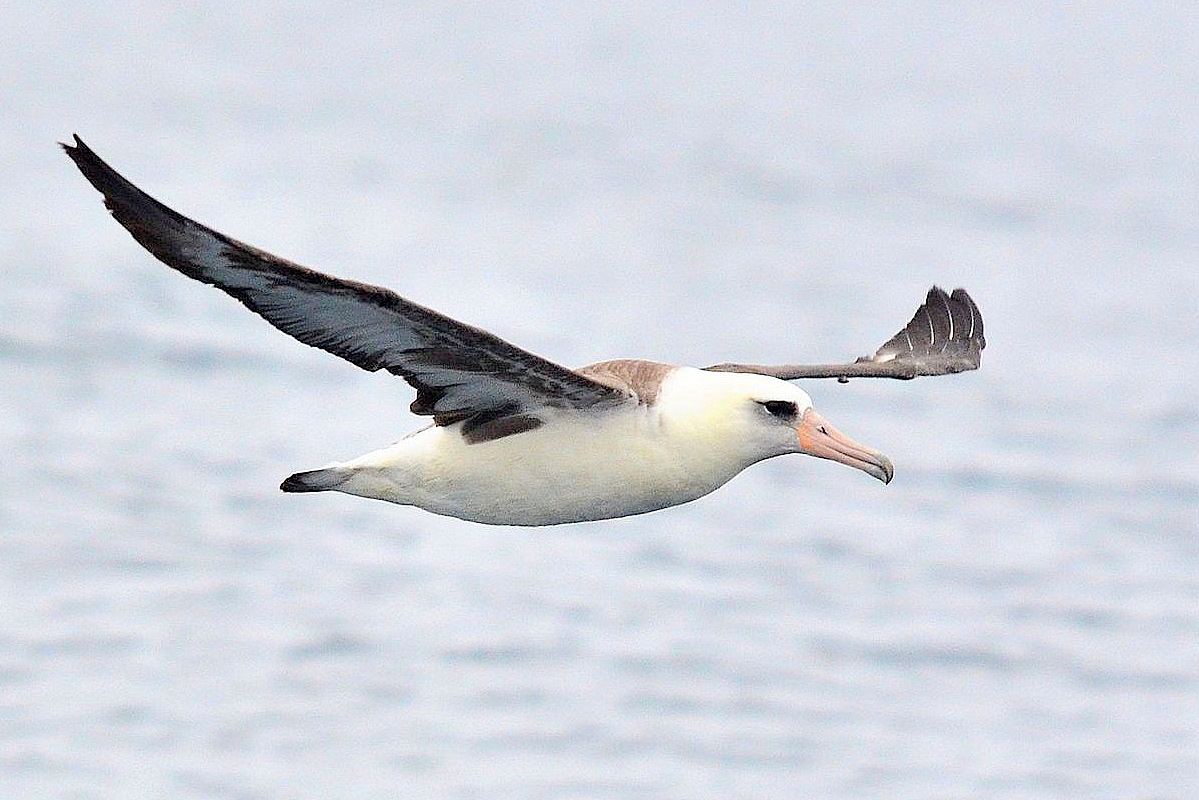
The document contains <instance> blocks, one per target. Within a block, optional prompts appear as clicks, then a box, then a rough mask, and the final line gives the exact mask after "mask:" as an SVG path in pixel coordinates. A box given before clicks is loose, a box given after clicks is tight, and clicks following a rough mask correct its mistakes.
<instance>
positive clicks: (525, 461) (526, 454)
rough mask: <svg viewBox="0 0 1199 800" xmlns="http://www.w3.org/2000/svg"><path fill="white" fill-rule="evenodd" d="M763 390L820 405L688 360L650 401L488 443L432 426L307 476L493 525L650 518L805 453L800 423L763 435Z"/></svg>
mask: <svg viewBox="0 0 1199 800" xmlns="http://www.w3.org/2000/svg"><path fill="white" fill-rule="evenodd" d="M758 397H762V398H772V399H782V398H793V402H796V403H797V404H799V408H800V409H806V408H809V407H810V406H811V400H810V399H809V398H808V396H807V394H805V393H804V392H803V391H802V390H800V389H799V388H797V387H795V386H792V385H791V384H789V383H787V382H785V381H780V380H778V379H777V378H769V377H766V376H763V375H745V374H736V373H720V372H705V371H703V370H699V369H695V368H692V367H680V368H678V369H676V370H674V371H673V372H671V373H670V374H669V375H668V376H667V377H666V378H665V380H663V382H662V386H661V390H660V394H659V396H658V400H657V402H656V403H654V404H652V405H649V404H634V403H630V404H627V405H623V406H620V407H618V408H615V409H611V410H603V411H597V412H590V413H588V412H583V413H578V412H560V413H556V414H553V415H551V416H550V417H549V419H547V421H546V423H545V424H544V425H542V426H541V427H539V428H536V429H534V430H531V431H526V432H524V433H522V434H520V435H519V436H506V437H503V438H500V439H496V440H494V441H489V442H482V443H478V444H470V443H468V442H467V441H466V439H465V438H464V437H463V436H462V435H461V431H460V428H461V425H460V424H458V425H449V426H444V427H443V426H436V425H431V426H429V427H427V428H423V429H421V430H419V431H415V432H414V433H412V434H410V435H409V436H407V437H405V438H403V439H401V440H400V441H398V442H396V443H395V444H393V445H390V446H388V447H385V448H382V449H380V450H376V451H374V452H371V453H367V454H366V455H363V456H360V457H358V458H355V459H353V460H351V461H347V462H343V463H336V464H330V465H329V466H328V467H326V468H325V469H323V470H318V471H316V472H315V473H303V474H304V475H305V476H306V477H305V480H307V481H310V482H313V483H317V485H322V479H326V480H327V481H328V483H329V484H330V485H329V486H328V488H331V489H335V490H336V491H340V492H345V493H347V494H354V495H359V496H361V497H370V498H376V499H380V500H387V501H390V502H393V503H401V504H404V505H413V506H418V507H420V508H423V509H425V510H427V511H432V512H434V513H437V514H446V515H449V516H454V517H459V518H462V519H467V520H472V521H474V522H485V523H490V524H493V525H555V524H559V523H564V522H579V521H584V520H596V519H609V518H612V517H623V516H628V515H631V514H641V513H644V512H647V511H655V510H657V509H660V508H665V507H667V506H672V505H678V504H679V503H685V502H688V501H690V500H694V499H696V498H698V497H702V496H703V495H705V494H708V493H709V492H711V491H713V490H715V489H717V488H719V487H720V486H722V485H724V484H725V483H727V482H728V481H729V480H730V479H731V478H733V477H734V476H735V475H736V474H737V473H739V472H740V471H741V470H743V469H745V468H746V467H748V466H750V465H751V464H753V463H755V462H757V461H761V460H762V459H764V458H770V457H771V456H774V455H782V454H783V453H787V452H795V451H796V449H797V448H798V442H797V437H796V434H795V430H794V429H793V428H790V427H789V426H779V425H774V424H770V425H769V427H767V428H765V430H763V431H761V432H759V430H758V429H759V428H760V427H761V425H760V423H761V420H759V419H757V418H756V412H757V409H756V408H755V406H756V405H757V401H756V398H758ZM747 401H749V402H747ZM801 413H802V411H801ZM763 416H764V415H763ZM307 476H312V477H307Z"/></svg>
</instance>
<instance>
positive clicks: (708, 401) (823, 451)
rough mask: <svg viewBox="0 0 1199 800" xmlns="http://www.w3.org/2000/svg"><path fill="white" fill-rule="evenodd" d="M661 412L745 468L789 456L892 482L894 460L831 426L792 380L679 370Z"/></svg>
mask: <svg viewBox="0 0 1199 800" xmlns="http://www.w3.org/2000/svg"><path fill="white" fill-rule="evenodd" d="M660 402H661V407H662V412H663V416H664V417H668V422H664V424H669V425H671V426H672V427H675V428H678V429H683V430H681V431H680V432H684V431H685V433H686V435H687V438H688V439H690V440H698V441H702V442H704V443H705V444H706V445H707V446H709V447H711V448H712V449H713V450H714V451H716V452H714V453H713V454H714V455H721V456H723V457H725V458H734V459H737V460H739V461H741V462H742V463H741V468H744V467H746V466H749V465H750V464H752V463H754V462H757V461H761V460H763V459H766V458H772V457H773V456H781V455H785V454H787V453H804V454H806V455H811V456H817V457H819V458H827V459H831V460H833V461H839V462H840V463H842V464H845V465H847V466H851V467H854V468H856V469H860V470H862V471H863V472H865V473H867V474H869V475H871V476H873V477H875V478H878V479H879V480H881V481H882V482H883V483H889V482H890V481H891V476H892V474H893V473H894V467H893V466H892V465H891V461H890V460H889V459H888V458H887V457H886V456H884V455H883V454H882V453H880V452H878V451H877V450H872V449H871V448H869V447H864V446H863V445H860V444H858V443H857V442H855V441H853V440H852V439H850V438H849V437H847V436H846V435H845V434H843V433H841V432H840V431H838V430H837V429H836V428H834V427H832V426H831V425H829V424H828V423H827V422H826V421H825V420H824V418H823V417H821V416H820V415H819V414H818V413H816V411H815V409H813V408H812V398H811V397H809V396H808V393H807V392H805V391H804V390H802V389H800V388H799V387H798V386H795V385H794V384H791V383H788V382H787V381H782V380H779V379H778V378H771V377H769V376H767V375H757V374H753V373H742V372H708V371H705V370H697V369H691V368H687V367H684V368H681V369H679V370H678V371H676V372H675V373H674V374H673V375H672V376H671V378H670V380H669V381H667V382H666V383H665V384H664V385H663V396H662V398H661V401H660Z"/></svg>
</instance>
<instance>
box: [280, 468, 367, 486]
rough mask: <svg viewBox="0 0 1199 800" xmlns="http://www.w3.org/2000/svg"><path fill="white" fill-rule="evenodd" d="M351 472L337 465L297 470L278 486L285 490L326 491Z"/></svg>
mask: <svg viewBox="0 0 1199 800" xmlns="http://www.w3.org/2000/svg"><path fill="white" fill-rule="evenodd" d="M351 474H352V473H350V472H349V471H347V470H344V469H341V468H339V467H329V468H326V469H314V470H309V471H308V472H297V473H296V474H295V475H292V476H290V477H289V478H288V479H287V480H285V481H283V483H281V484H279V488H280V489H282V490H283V491H285V492H327V491H330V490H331V489H336V488H337V487H339V486H341V485H342V484H343V483H345V482H346V481H347V480H349V477H350V475H351Z"/></svg>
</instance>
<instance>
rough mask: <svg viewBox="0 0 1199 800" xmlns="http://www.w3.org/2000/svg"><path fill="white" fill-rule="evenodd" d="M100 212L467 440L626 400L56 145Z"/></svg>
mask: <svg viewBox="0 0 1199 800" xmlns="http://www.w3.org/2000/svg"><path fill="white" fill-rule="evenodd" d="M62 147H63V149H64V150H65V151H66V152H67V155H69V156H70V157H71V159H72V160H73V161H74V162H75V164H76V165H77V166H78V167H79V169H80V170H81V171H82V172H83V174H84V176H85V177H86V178H87V179H88V180H89V181H91V183H92V185H93V186H95V187H96V188H97V189H99V190H100V192H101V194H103V195H104V204H105V205H106V206H107V207H108V209H109V211H111V212H112V215H113V216H114V217H115V218H116V220H117V222H119V223H121V224H122V225H124V226H125V227H126V228H127V229H128V230H129V232H130V233H132V234H133V237H134V238H135V239H137V241H138V242H140V243H141V245H142V246H143V247H145V248H146V249H147V250H149V251H150V252H151V253H153V254H154V256H155V257H157V258H158V259H159V260H160V261H162V262H164V263H165V264H167V265H168V266H171V267H174V268H175V269H177V270H179V271H180V272H182V273H183V274H184V275H187V276H188V277H190V278H195V279H196V280H198V281H203V282H204V283H207V284H211V285H213V286H216V287H217V288H219V289H221V290H222V291H224V292H226V293H227V294H229V295H232V296H233V297H235V298H237V299H238V300H239V301H241V303H242V304H244V305H245V306H246V307H247V308H249V309H250V310H251V311H253V312H255V313H256V314H258V315H259V316H261V317H262V318H263V319H265V320H266V321H267V322H269V323H271V324H272V325H274V326H275V327H276V328H278V329H279V330H281V331H283V332H284V333H287V334H289V335H291V336H294V337H295V338H296V339H299V340H300V341H301V342H303V343H304V344H307V345H311V346H313V347H319V348H320V349H322V350H326V351H328V352H330V353H333V354H334V355H337V356H341V357H342V358H344V359H346V360H347V361H349V362H351V363H353V364H356V365H357V366H359V367H362V368H363V369H365V370H370V371H372V372H373V371H375V370H379V369H386V370H388V371H389V372H392V373H394V374H396V375H399V376H401V377H402V378H404V380H406V381H408V383H410V384H412V386H413V387H415V388H416V390H417V396H416V400H415V401H414V402H413V403H412V410H413V412H415V413H417V414H428V415H432V416H433V417H434V420H435V421H436V422H437V423H438V424H440V425H446V424H450V423H453V422H459V421H465V423H466V424H465V426H464V433H465V434H466V435H467V437H468V438H471V433H472V431H474V432H475V437H474V438H475V439H476V440H485V439H488V438H498V435H508V434H510V433H516V432H520V431H522V430H529V429H530V428H533V427H537V426H538V425H540V424H541V420H540V419H538V418H537V416H536V411H537V410H538V409H539V408H543V407H545V406H551V407H556V408H573V409H581V408H588V407H591V406H596V405H599V404H610V403H612V404H614V403H619V402H622V401H625V400H627V399H629V396H628V395H627V394H625V393H623V392H620V391H618V390H617V389H614V388H612V387H609V386H605V385H603V384H601V383H597V382H596V381H593V380H590V379H588V378H586V377H585V376H582V375H579V374H578V373H576V372H573V371H571V370H569V369H566V368H565V367H561V366H559V365H557V364H554V363H553V362H550V361H547V360H545V359H543V358H541V357H539V356H535V355H533V354H532V353H529V352H526V351H524V350H521V349H520V348H518V347H514V346H513V345H511V344H509V343H508V342H505V341H504V340H503V339H500V338H499V337H498V336H495V335H493V334H490V333H488V332H487V331H484V330H480V329H479V328H474V327H471V326H470V325H465V324H463V323H461V322H457V321H455V320H452V319H450V318H449V317H446V316H444V315H442V314H439V313H437V312H436V311H432V310H431V309H428V308H424V307H422V306H419V305H417V304H416V303H412V302H409V301H408V300H405V299H404V298H402V297H400V296H399V295H397V294H395V293H394V292H391V291H389V290H387V289H383V288H381V287H378V286H371V285H369V284H365V283H357V282H355V281H348V280H342V279H339V278H334V277H332V276H330V275H325V274H323V273H320V272H317V271H315V270H311V269H308V268H306V267H301V266H299V265H298V264H293V263H291V262H290V261H287V260H285V259H282V258H279V257H278V256H273V255H271V254H270V253H266V252H263V251H262V250H258V249H257V248H254V247H251V246H249V245H247V244H243V243H241V242H238V241H236V240H234V239H231V238H229V237H228V236H225V235H224V234H221V233H218V232H217V231H214V230H212V229H210V228H207V227H205V226H203V225H201V224H200V223H198V222H195V221H193V220H190V219H188V218H187V217H184V216H182V215H181V214H179V213H177V212H175V211H173V210H171V209H169V208H167V207H166V206H164V205H163V204H162V203H159V202H158V201H157V200H155V199H154V198H152V197H150V196H149V195H147V194H146V193H145V192H143V191H141V190H140V189H138V188H137V187H136V186H134V185H133V184H132V183H130V182H129V181H127V180H125V179H124V178H123V177H121V176H120V175H119V174H117V172H116V171H115V170H113V169H112V168H111V167H109V166H108V165H107V164H105V163H104V162H103V161H102V160H101V159H100V158H99V157H98V156H97V155H96V154H95V153H93V152H92V151H91V149H89V148H88V146H87V145H85V144H84V143H83V142H82V141H80V139H79V137H78V136H76V137H75V145H74V146H73V147H72V146H70V145H65V144H64V145H63V146H62Z"/></svg>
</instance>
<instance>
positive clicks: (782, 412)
mask: <svg viewBox="0 0 1199 800" xmlns="http://www.w3.org/2000/svg"><path fill="white" fill-rule="evenodd" d="M762 407H763V408H765V409H766V410H767V411H768V412H770V414H772V415H773V416H776V417H780V418H782V419H791V418H792V417H794V416H795V414H796V413H797V412H798V410H799V409H798V407H797V406H796V405H795V403H792V402H791V401H790V400H766V401H764V402H763V403H762Z"/></svg>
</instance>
